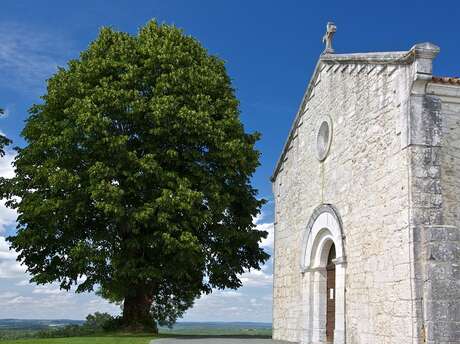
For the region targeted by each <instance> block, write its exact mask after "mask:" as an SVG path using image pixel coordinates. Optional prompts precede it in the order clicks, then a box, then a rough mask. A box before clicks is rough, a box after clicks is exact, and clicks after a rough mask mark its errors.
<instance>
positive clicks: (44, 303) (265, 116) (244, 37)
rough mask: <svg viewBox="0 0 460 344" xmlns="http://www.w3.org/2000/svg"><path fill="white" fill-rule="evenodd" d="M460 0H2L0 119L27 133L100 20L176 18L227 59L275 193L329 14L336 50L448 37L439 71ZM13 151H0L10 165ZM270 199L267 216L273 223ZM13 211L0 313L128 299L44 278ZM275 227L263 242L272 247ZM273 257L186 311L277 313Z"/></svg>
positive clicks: (2, 227) (82, 309)
mask: <svg viewBox="0 0 460 344" xmlns="http://www.w3.org/2000/svg"><path fill="white" fill-rule="evenodd" d="M459 16H460V3H459V2H458V1H454V0H448V1H438V2H434V1H423V0H419V1H401V0H399V1H395V0H387V1H385V2H382V1H379V2H374V1H369V0H368V1H351V0H349V1H343V0H329V1H327V2H326V1H323V2H320V1H305V0H304V1H300V0H298V1H297V0H285V1H268V0H265V1H262V0H253V1H242V0H232V1H215V0H214V1H211V0H195V1H191V0H188V1H187V0H167V1H166V0H163V1H156V0H145V1H133V0H131V1H122V0H112V1H102V0H99V1H98V0H92V1H87V0H80V1H72V2H70V1H52V0H42V1H22V0H4V1H2V8H1V11H0V107H3V108H5V109H6V111H7V116H5V118H3V119H0V131H1V132H3V133H6V134H7V135H8V136H9V137H10V138H12V139H13V140H14V142H15V144H16V145H21V144H23V141H22V140H21V138H20V136H19V133H20V131H21V129H22V127H23V125H24V120H25V119H26V118H27V109H28V108H29V107H30V105H31V104H33V103H35V102H38V101H39V96H40V95H42V94H43V92H44V86H45V80H46V78H48V77H49V76H50V75H51V74H52V73H53V72H54V71H55V70H56V67H57V66H64V65H65V63H66V61H67V60H68V59H70V58H75V57H77V56H78V53H79V52H80V51H81V50H83V49H85V48H86V47H87V46H88V44H89V42H90V41H92V40H93V39H94V38H95V37H96V36H97V33H98V30H99V28H100V27H101V26H112V27H114V28H116V29H119V30H122V31H127V32H131V33H135V32H136V31H137V29H138V28H139V27H140V26H142V25H143V24H145V23H146V22H147V21H148V20H149V19H152V18H156V19H157V20H158V21H160V22H165V23H168V24H174V25H176V26H178V27H181V28H183V29H184V31H185V32H186V33H187V34H190V35H192V36H194V37H196V38H197V39H198V40H199V41H201V42H202V44H203V45H204V46H205V47H206V48H207V49H208V50H209V52H210V53H212V54H215V55H217V56H219V57H221V58H222V59H224V60H225V61H226V63H227V68H228V72H229V74H230V76H231V77H232V79H233V83H234V86H235V88H236V91H237V96H238V98H239V99H240V101H241V110H242V120H243V122H244V124H245V126H246V129H247V130H248V131H254V130H257V131H259V132H261V133H262V135H263V136H262V140H261V142H260V143H259V144H258V147H259V149H260V150H261V151H262V159H261V163H262V165H261V167H260V168H259V169H258V171H257V173H256V174H255V176H254V184H255V186H256V187H257V188H258V189H259V190H260V195H261V196H262V197H264V198H266V199H268V200H271V199H272V196H271V185H270V182H269V177H270V174H271V172H272V170H273V167H274V165H275V163H276V160H277V158H278V156H279V153H280V151H281V148H282V145H283V143H284V141H285V139H286V136H287V133H288V130H289V127H290V125H291V121H292V119H293V117H294V115H295V112H296V111H297V108H298V105H299V103H300V100H301V97H302V94H303V92H304V90H305V87H306V85H307V82H308V80H309V77H310V75H311V73H312V71H313V68H314V66H315V63H316V61H317V59H318V56H319V55H320V53H321V51H322V49H323V45H322V43H321V37H322V35H323V34H324V31H325V25H326V22H327V21H329V20H333V21H334V22H335V23H336V25H337V27H338V32H337V34H336V36H335V40H334V47H335V49H336V52H337V53H346V52H367V51H394V50H408V49H409V48H410V47H411V46H412V45H413V44H415V43H418V42H425V41H431V42H433V43H435V44H437V45H439V46H440V47H441V53H440V55H439V56H438V58H437V59H436V60H435V70H434V72H435V74H437V75H451V76H458V75H460V61H459V56H460V44H458V33H459V28H458V18H459ZM11 159H12V154H8V155H7V156H6V157H5V158H4V159H3V160H2V161H1V162H0V175H8V174H10V175H11V173H12V172H11V169H10V167H9V163H10V162H11ZM272 212H273V203H272V202H269V203H268V205H267V206H266V207H265V208H264V211H263V214H262V216H261V217H260V218H259V219H257V221H258V225H259V226H260V227H262V228H264V229H267V230H269V232H270V233H272V229H273V224H272V221H273V214H272ZM14 221H15V214H14V213H13V212H11V211H9V210H6V209H5V208H4V207H1V206H0V305H1V307H0V318H6V317H18V318H74V319H81V318H84V316H85V315H86V314H88V313H90V312H94V311H96V310H99V311H109V312H113V313H114V314H115V313H117V312H118V311H119V310H118V308H117V307H115V306H113V305H109V304H107V303H106V302H105V301H103V300H101V299H99V298H97V297H95V296H94V295H91V294H85V295H75V294H72V293H70V294H69V293H65V292H62V291H59V289H57V288H56V287H55V286H53V285H51V286H45V287H37V286H34V285H29V284H28V283H27V275H25V274H24V272H23V269H22V268H21V267H20V266H18V265H17V264H15V263H14V258H15V256H16V254H15V253H14V252H11V251H8V247H7V244H6V242H5V241H4V237H5V236H7V235H9V234H12V233H14V227H15V225H14ZM272 240H273V237H272V236H270V237H269V239H268V240H267V241H265V242H264V243H263V245H264V247H265V248H266V249H267V251H268V252H272V246H273V243H272ZM271 270H272V262H271V261H270V262H269V263H268V264H267V265H266V266H265V267H264V269H263V270H262V271H260V272H248V273H246V274H245V275H244V276H243V281H244V286H243V288H241V289H240V290H237V291H220V292H216V293H215V294H213V295H211V296H207V297H204V298H202V299H200V300H199V301H198V302H197V304H196V306H195V307H194V308H193V309H192V310H190V311H189V312H188V313H187V315H186V317H185V320H189V321H207V320H214V321H215V320H221V321H234V320H240V321H268V322H269V321H271V294H272V289H271V275H272V272H271Z"/></svg>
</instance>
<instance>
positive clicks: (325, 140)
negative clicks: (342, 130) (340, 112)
mask: <svg viewBox="0 0 460 344" xmlns="http://www.w3.org/2000/svg"><path fill="white" fill-rule="evenodd" d="M331 129H332V128H331V125H330V120H329V119H326V120H323V121H322V122H321V124H320V126H319V129H318V134H317V136H316V153H317V156H318V160H319V161H323V160H324V159H326V157H327V154H328V153H329V147H330V145H331V131H332V130H331Z"/></svg>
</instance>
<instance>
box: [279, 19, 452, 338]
mask: <svg viewBox="0 0 460 344" xmlns="http://www.w3.org/2000/svg"><path fill="white" fill-rule="evenodd" d="M335 32H336V26H335V25H334V24H333V23H328V28H327V33H326V35H325V36H324V43H325V45H326V49H325V50H324V52H323V53H322V54H321V55H320V57H319V60H318V63H317V65H316V68H315V70H314V72H313V76H312V78H311V80H310V83H309V85H308V87H307V90H306V92H305V95H304V97H303V100H302V103H301V105H300V108H299V110H298V113H297V115H296V117H295V120H294V123H293V125H292V127H291V130H290V132H289V136H288V139H287V141H286V143H285V146H284V148H283V151H282V154H281V157H280V158H279V161H278V163H277V165H276V168H275V170H274V173H273V176H272V179H271V180H272V183H273V192H274V197H275V204H276V206H275V252H274V292H273V293H274V301H273V302H274V304H273V338H274V339H276V340H286V341H291V342H297V343H302V344H316V343H327V342H330V343H334V344H343V343H347V344H380V343H382V344H390V343H391V344H393V343H394V344H401V343H411V344H420V343H436V344H453V343H457V344H458V343H460V230H459V228H460V79H457V78H450V77H449V78H447V77H434V76H433V73H432V65H433V60H434V59H435V57H436V56H437V55H438V53H439V48H438V47H437V46H436V45H434V44H431V43H422V44H416V45H414V46H413V47H412V48H411V49H410V50H408V51H402V52H383V53H357V54H356V53H354V54H335V53H334V50H333V48H332V38H333V35H334V33H335Z"/></svg>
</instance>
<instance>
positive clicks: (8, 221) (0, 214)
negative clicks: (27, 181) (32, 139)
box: [0, 151, 17, 233]
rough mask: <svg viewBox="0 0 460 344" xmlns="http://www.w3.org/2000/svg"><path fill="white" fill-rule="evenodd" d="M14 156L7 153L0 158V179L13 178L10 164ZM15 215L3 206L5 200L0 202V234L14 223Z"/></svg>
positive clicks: (11, 210) (11, 153) (12, 169)
mask: <svg viewBox="0 0 460 344" xmlns="http://www.w3.org/2000/svg"><path fill="white" fill-rule="evenodd" d="M14 157H15V154H14V153H13V152H10V151H8V152H7V153H6V155H5V156H4V157H3V158H0V177H4V178H11V177H14V168H13V165H12V162H13V160H14ZM16 218H17V213H16V211H15V210H13V209H10V208H7V207H6V206H5V200H0V233H3V232H4V231H5V230H6V228H7V227H8V226H11V225H13V224H14V223H15V222H16Z"/></svg>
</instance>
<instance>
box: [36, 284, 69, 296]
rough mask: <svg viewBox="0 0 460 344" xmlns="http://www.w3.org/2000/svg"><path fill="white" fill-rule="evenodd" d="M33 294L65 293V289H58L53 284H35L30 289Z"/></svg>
mask: <svg viewBox="0 0 460 344" xmlns="http://www.w3.org/2000/svg"><path fill="white" fill-rule="evenodd" d="M32 293H34V294H45V295H56V294H65V293H66V291H65V290H61V289H59V287H58V286H55V285H52V284H51V285H37V286H36V287H34V290H33V291H32Z"/></svg>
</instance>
